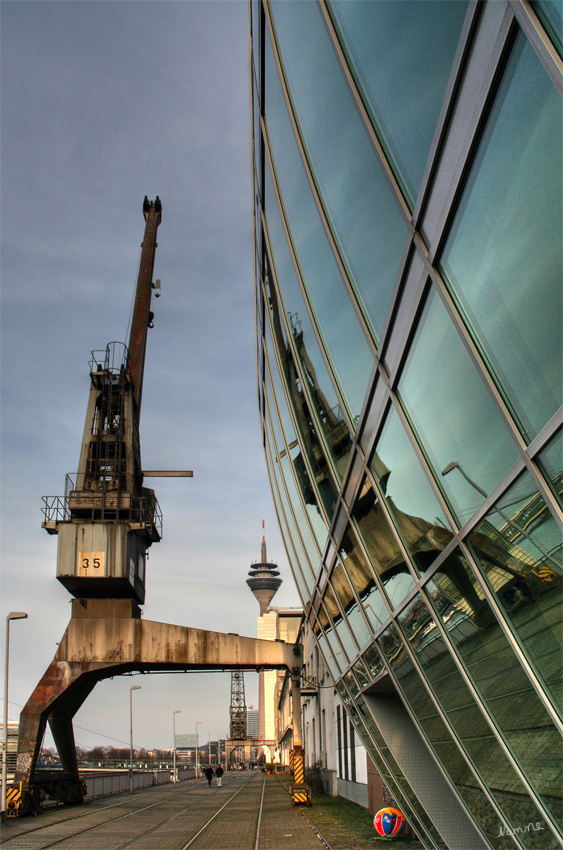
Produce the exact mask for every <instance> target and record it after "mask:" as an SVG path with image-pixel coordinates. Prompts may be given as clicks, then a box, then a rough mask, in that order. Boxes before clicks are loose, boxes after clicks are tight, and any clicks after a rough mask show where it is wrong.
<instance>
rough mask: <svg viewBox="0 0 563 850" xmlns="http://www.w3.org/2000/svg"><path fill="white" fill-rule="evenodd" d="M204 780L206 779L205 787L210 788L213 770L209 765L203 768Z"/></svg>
mask: <svg viewBox="0 0 563 850" xmlns="http://www.w3.org/2000/svg"><path fill="white" fill-rule="evenodd" d="M205 778H206V779H207V785H208V786H209V788H211V780H212V779H213V768H212V767H211V765H208V766H207V767H206V768H205Z"/></svg>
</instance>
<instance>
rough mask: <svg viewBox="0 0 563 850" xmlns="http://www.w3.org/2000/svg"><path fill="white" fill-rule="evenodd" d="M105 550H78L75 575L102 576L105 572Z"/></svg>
mask: <svg viewBox="0 0 563 850" xmlns="http://www.w3.org/2000/svg"><path fill="white" fill-rule="evenodd" d="M105 565H106V553H105V552H78V558H77V564H76V575H78V576H85V577H87V578H98V577H102V576H103V575H104V573H105Z"/></svg>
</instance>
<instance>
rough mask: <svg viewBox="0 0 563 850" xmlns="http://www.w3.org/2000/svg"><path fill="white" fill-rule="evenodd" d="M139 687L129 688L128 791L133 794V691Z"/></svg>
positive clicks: (132, 686) (138, 689)
mask: <svg viewBox="0 0 563 850" xmlns="http://www.w3.org/2000/svg"><path fill="white" fill-rule="evenodd" d="M140 690H141V686H140V685H131V687H130V688H129V721H130V723H129V726H130V731H131V768H130V771H129V791H130V792H131V794H132V793H133V691H140Z"/></svg>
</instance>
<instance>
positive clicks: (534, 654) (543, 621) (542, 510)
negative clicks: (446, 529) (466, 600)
mask: <svg viewBox="0 0 563 850" xmlns="http://www.w3.org/2000/svg"><path fill="white" fill-rule="evenodd" d="M469 542H470V544H471V546H472V549H473V553H474V555H475V557H476V559H477V562H478V563H479V564H480V565H481V568H482V572H483V574H484V575H485V577H486V579H487V581H488V583H489V586H490V588H491V590H493V592H494V593H495V595H496V597H497V599H498V601H499V603H500V605H501V607H502V609H503V611H504V613H505V616H506V619H507V620H508V621H509V623H510V625H511V626H512V630H513V631H514V632H515V634H516V635H517V636H518V637H519V638H520V641H521V644H522V646H523V647H524V650H525V651H526V653H527V655H528V658H529V659H530V661H531V663H532V666H533V667H534V669H535V671H536V673H537V674H538V675H539V676H540V677H541V678H542V679H543V682H544V684H545V687H546V689H547V690H548V692H549V693H550V694H551V697H552V699H553V701H554V702H555V704H556V705H558V706H559V708H560V709H561V708H563V699H562V696H563V695H562V693H561V667H562V662H563V650H562V647H563V629H562V622H561V615H562V604H561V601H562V595H561V590H562V584H563V583H562V580H561V578H562V574H563V541H562V539H561V530H560V528H559V526H558V524H557V522H556V521H555V518H554V517H553V515H552V513H551V512H550V510H549V508H548V507H547V505H546V503H545V502H544V500H543V499H542V497H541V496H540V494H539V493H538V489H537V487H536V485H535V482H534V480H533V478H532V476H531V475H530V474H529V473H526V474H525V475H523V476H522V477H521V478H520V479H519V480H518V481H517V482H516V484H514V485H513V486H512V487H511V488H510V490H508V491H507V492H506V493H505V495H504V496H503V497H502V499H501V500H500V501H499V502H498V503H497V504H496V505H495V507H494V508H493V509H492V510H491V511H490V512H489V513H488V514H487V516H486V517H485V519H484V520H483V521H482V522H481V523H479V525H478V526H477V527H476V529H475V531H474V532H473V533H472V534H471V535H470V536H469Z"/></svg>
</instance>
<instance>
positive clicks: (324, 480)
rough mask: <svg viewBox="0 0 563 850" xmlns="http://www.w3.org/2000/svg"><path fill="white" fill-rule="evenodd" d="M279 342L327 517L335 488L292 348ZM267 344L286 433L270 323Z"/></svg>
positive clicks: (287, 418)
mask: <svg viewBox="0 0 563 850" xmlns="http://www.w3.org/2000/svg"><path fill="white" fill-rule="evenodd" d="M278 345H279V348H278V352H279V355H280V359H281V369H282V374H283V380H284V383H285V386H286V388H287V392H288V395H289V398H290V399H291V405H292V409H293V415H294V417H295V420H296V422H297V428H298V431H299V437H300V443H301V445H302V446H304V451H305V453H306V456H307V458H308V459H309V463H310V464H311V467H312V470H313V475H314V478H315V486H316V488H317V493H318V494H319V496H320V498H321V501H322V503H323V505H324V508H325V511H326V513H327V515H328V517H329V519H330V518H331V517H332V514H333V511H334V506H335V504H336V488H335V486H334V482H333V479H332V475H331V472H330V468H329V465H328V463H327V460H326V457H325V455H324V452H323V448H322V446H321V443H320V440H319V436H318V433H317V429H316V426H315V420H314V418H313V417H312V416H311V412H310V410H309V406H308V404H307V401H306V399H305V396H304V394H303V390H302V386H301V382H300V380H299V376H298V374H297V369H296V367H295V363H294V360H293V354H292V352H291V349H289V347H282V345H281V344H280V341H279V340H278ZM266 347H267V353H268V359H269V362H270V364H271V367H272V368H271V372H272V382H273V387H274V391H275V395H276V398H277V399H278V404H279V408H280V415H281V417H282V422H283V426H284V431H285V433H286V434H287V433H291V432H292V431H293V424H292V422H291V418H290V416H289V412H288V409H287V401H286V396H285V394H284V391H283V388H282V384H281V381H280V373H279V371H278V366H277V361H276V359H275V356H274V352H273V346H272V338H271V336H270V329H269V326H267V328H266Z"/></svg>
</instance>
